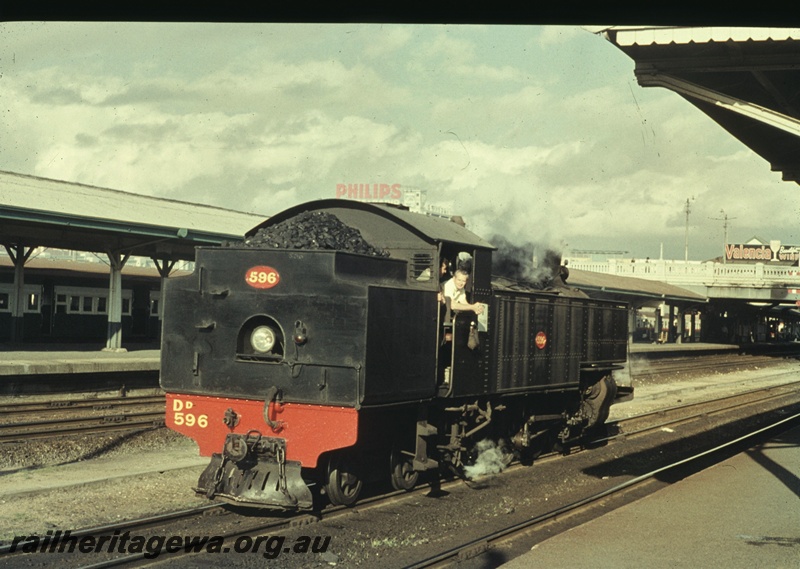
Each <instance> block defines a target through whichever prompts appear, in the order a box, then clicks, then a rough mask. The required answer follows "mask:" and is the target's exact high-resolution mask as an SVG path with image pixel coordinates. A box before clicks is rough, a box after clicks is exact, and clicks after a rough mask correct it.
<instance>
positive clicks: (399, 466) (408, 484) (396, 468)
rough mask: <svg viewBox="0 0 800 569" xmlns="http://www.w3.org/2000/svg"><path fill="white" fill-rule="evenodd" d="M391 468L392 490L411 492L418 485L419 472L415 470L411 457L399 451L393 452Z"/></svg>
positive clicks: (390, 462)
mask: <svg viewBox="0 0 800 569" xmlns="http://www.w3.org/2000/svg"><path fill="white" fill-rule="evenodd" d="M389 466H390V468H391V474H392V476H391V478H392V488H394V489H395V490H406V491H409V490H411V489H412V488H414V486H416V485H417V480H419V472H417V471H416V470H414V464H413V462H412V461H411V457H409V456H406V455H404V454H403V453H402V452H400V450H398V449H394V450H392V454H391V457H390V461H389Z"/></svg>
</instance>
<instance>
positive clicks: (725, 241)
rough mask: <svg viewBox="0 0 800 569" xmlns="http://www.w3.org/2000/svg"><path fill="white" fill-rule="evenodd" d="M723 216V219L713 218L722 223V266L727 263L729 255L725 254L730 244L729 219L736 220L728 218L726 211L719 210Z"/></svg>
mask: <svg viewBox="0 0 800 569" xmlns="http://www.w3.org/2000/svg"><path fill="white" fill-rule="evenodd" d="M719 212H720V213H721V214H722V217H712V218H711V219H714V220H716V221H721V222H722V264H723V265H724V264H726V263H727V255H726V254H725V246H726V245H727V244H728V220H729V219H736V218H735V217H728V214H727V213H725V210H724V209H721V210H719Z"/></svg>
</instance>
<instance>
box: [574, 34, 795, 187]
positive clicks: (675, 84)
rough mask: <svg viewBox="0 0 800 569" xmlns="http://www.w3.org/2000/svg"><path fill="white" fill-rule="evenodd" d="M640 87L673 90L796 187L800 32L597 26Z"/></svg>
mask: <svg viewBox="0 0 800 569" xmlns="http://www.w3.org/2000/svg"><path fill="white" fill-rule="evenodd" d="M586 29H587V30H589V31H592V32H594V33H601V34H603V35H604V36H605V37H606V38H607V39H608V40H609V41H611V42H612V43H613V44H614V45H616V46H617V47H618V48H619V49H620V50H622V51H623V52H624V53H625V54H627V55H628V56H629V57H630V58H631V59H633V60H634V61H635V63H636V68H635V70H634V73H635V75H636V78H637V80H638V82H639V84H640V85H642V86H643V87H664V88H667V89H670V90H672V91H675V92H676V93H678V94H679V95H681V96H682V97H684V98H685V99H686V100H687V101H689V102H690V103H692V104H693V105H695V106H696V107H697V108H698V109H700V110H701V111H703V112H704V113H705V114H706V115H708V116H709V117H710V118H711V119H713V120H714V121H716V122H717V123H718V124H719V125H720V126H721V127H722V128H724V129H725V130H727V131H728V132H729V133H731V134H732V135H733V136H735V137H736V138H737V139H739V140H740V141H741V142H742V143H744V144H745V145H747V146H748V147H750V148H751V149H752V150H753V151H754V152H756V153H757V154H759V155H760V156H761V157H762V158H764V159H765V160H767V161H768V162H769V163H770V166H771V169H772V170H773V171H776V172H781V173H782V175H783V179H784V180H787V181H793V182H798V183H800V29H798V28H774V27H770V28H745V27H741V28H737V27H668V26H597V27H588V28H586Z"/></svg>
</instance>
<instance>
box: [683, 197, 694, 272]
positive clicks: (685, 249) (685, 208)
mask: <svg viewBox="0 0 800 569" xmlns="http://www.w3.org/2000/svg"><path fill="white" fill-rule="evenodd" d="M683 211H684V212H686V235H685V237H684V247H683V260H684V261H686V262H688V261H689V212H690V211H692V210H691V209H690V207H689V198H686V204H685V205H684V206H683Z"/></svg>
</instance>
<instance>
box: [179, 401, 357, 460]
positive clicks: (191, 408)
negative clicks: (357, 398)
mask: <svg viewBox="0 0 800 569" xmlns="http://www.w3.org/2000/svg"><path fill="white" fill-rule="evenodd" d="M228 409H232V410H233V411H234V412H235V413H236V416H237V417H238V423H237V424H236V426H235V427H234V428H233V429H230V428H228V426H227V425H226V424H225V423H223V418H224V417H225V412H226V411H227V410H228ZM263 412H264V402H263V401H254V400H252V399H228V398H224V397H208V396H205V395H189V394H179V393H167V416H166V424H167V427H169V428H170V429H172V430H174V431H177V432H179V433H181V434H182V435H185V436H187V437H189V438H191V439H193V440H194V441H195V442H197V445H198V447H199V448H200V455H201V456H211V455H212V454H213V453H215V452H221V451H222V446H223V444H224V443H225V437H226V436H227V435H228V433H239V434H247V433H248V432H249V431H258V432H259V433H261V434H262V435H263V436H265V437H278V438H282V439H285V440H286V460H294V461H299V462H300V464H301V465H302V466H304V467H307V468H314V467H316V466H317V459H318V458H319V456H320V455H321V454H322V453H323V452H325V451H329V450H334V449H339V448H345V447H349V446H352V445H354V444H355V443H356V440H357V438H358V411H356V410H355V409H353V408H351V407H330V406H324V405H308V404H304V403H282V404H281V403H279V404H277V405H276V404H275V403H274V402H273V403H270V404H269V418H270V420H271V421H273V422H276V423H277V425H276V427H275V429H273V428H272V427H270V426H269V425H267V423H266V422H265V421H264V415H263Z"/></svg>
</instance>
